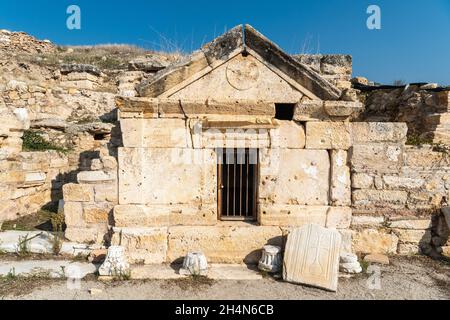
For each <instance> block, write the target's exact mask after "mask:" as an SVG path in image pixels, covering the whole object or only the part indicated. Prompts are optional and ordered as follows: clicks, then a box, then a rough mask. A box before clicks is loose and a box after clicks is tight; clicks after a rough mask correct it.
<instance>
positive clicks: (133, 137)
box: [120, 117, 145, 148]
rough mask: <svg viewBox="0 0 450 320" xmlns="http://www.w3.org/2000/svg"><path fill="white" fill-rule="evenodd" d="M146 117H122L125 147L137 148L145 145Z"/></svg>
mask: <svg viewBox="0 0 450 320" xmlns="http://www.w3.org/2000/svg"><path fill="white" fill-rule="evenodd" d="M144 121H145V120H144V119H130V118H123V117H121V119H120V130H121V132H122V142H123V146H124V147H129V148H132V147H134V148H137V147H143V146H144V143H143V141H144V127H145V122H144Z"/></svg>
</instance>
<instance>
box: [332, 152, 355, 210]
mask: <svg viewBox="0 0 450 320" xmlns="http://www.w3.org/2000/svg"><path fill="white" fill-rule="evenodd" d="M330 162H331V188H330V200H331V204H333V205H335V206H348V205H350V204H351V186H350V168H349V166H348V165H347V151H344V150H332V151H331V161H330Z"/></svg>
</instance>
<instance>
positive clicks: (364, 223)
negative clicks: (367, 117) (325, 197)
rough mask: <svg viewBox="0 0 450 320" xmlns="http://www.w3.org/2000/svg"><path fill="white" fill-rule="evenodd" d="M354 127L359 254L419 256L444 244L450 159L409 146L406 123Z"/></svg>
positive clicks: (428, 149)
mask: <svg viewBox="0 0 450 320" xmlns="http://www.w3.org/2000/svg"><path fill="white" fill-rule="evenodd" d="M352 126H353V137H354V142H353V143H354V145H353V147H352V154H351V170H352V208H353V218H352V224H351V228H352V229H353V230H355V231H356V233H355V234H354V235H353V245H354V250H355V251H357V252H358V251H360V252H373V251H378V252H387V253H398V254H417V253H429V252H430V251H431V250H432V247H433V246H434V245H435V243H437V242H439V241H444V243H445V242H446V241H447V239H445V240H442V239H441V238H442V232H439V231H438V229H439V228H438V225H439V224H440V222H439V221H440V219H442V217H441V212H440V209H441V208H442V206H445V205H447V203H448V200H449V190H450V189H449V187H450V184H449V182H448V179H449V177H450V175H449V174H450V167H449V157H448V154H447V153H445V152H438V151H434V150H433V148H432V147H431V146H423V147H419V146H407V145H405V141H406V133H407V127H406V124H404V123H353V124H352ZM433 238H434V241H432V240H433Z"/></svg>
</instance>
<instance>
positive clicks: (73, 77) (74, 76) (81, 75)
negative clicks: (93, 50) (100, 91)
mask: <svg viewBox="0 0 450 320" xmlns="http://www.w3.org/2000/svg"><path fill="white" fill-rule="evenodd" d="M66 77H67V80H69V81H77V80H89V81H94V82H97V81H98V77H97V76H95V75H92V74H90V73H87V72H71V73H69V74H68V75H67V76H66Z"/></svg>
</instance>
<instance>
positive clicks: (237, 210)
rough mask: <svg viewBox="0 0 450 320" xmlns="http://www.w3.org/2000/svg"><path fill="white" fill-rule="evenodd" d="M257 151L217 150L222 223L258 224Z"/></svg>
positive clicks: (239, 149) (245, 149)
mask: <svg viewBox="0 0 450 320" xmlns="http://www.w3.org/2000/svg"><path fill="white" fill-rule="evenodd" d="M258 153H259V152H258V149H250V148H226V149H218V150H217V156H218V161H217V173H218V174H217V176H218V180H217V181H218V192H217V194H218V215H219V219H220V220H225V221H230V220H236V221H256V220H257V196H258V181H259V156H258Z"/></svg>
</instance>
